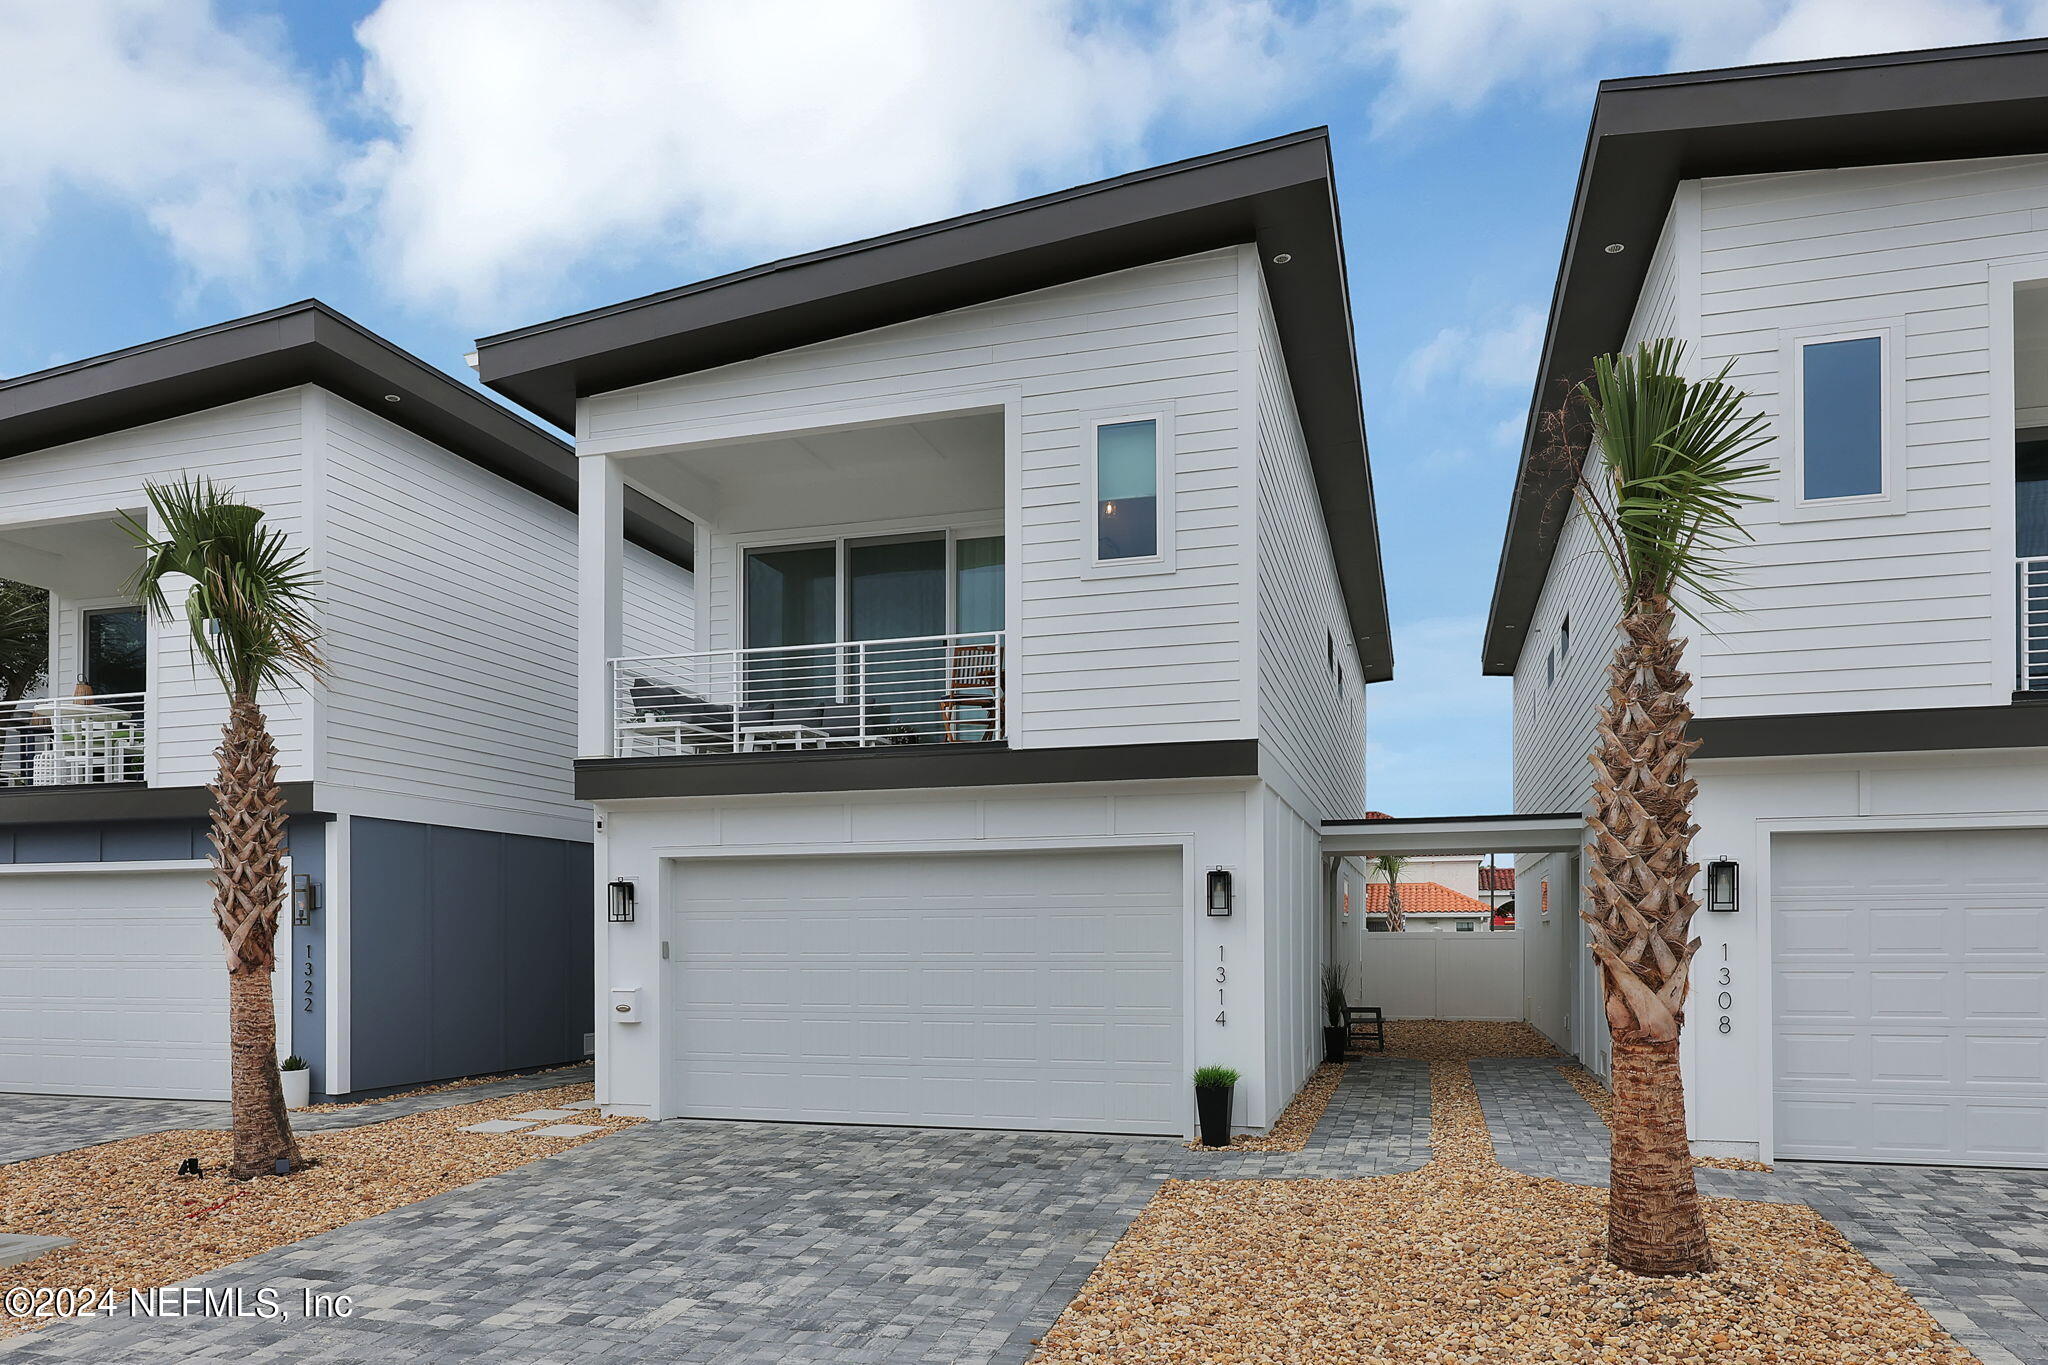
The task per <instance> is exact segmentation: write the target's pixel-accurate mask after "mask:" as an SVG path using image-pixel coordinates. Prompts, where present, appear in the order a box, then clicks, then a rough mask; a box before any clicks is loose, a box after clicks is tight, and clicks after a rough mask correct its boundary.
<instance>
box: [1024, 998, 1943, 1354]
mask: <svg viewBox="0 0 2048 1365" xmlns="http://www.w3.org/2000/svg"><path fill="white" fill-rule="evenodd" d="M1498 1027H1501V1028H1503V1029H1505V1028H1506V1026H1498ZM1494 1028H1496V1026H1491V1025H1484V1026H1480V1027H1479V1029H1478V1030H1469V1029H1464V1028H1462V1027H1461V1028H1460V1029H1459V1030H1444V1029H1443V1028H1442V1027H1441V1026H1438V1027H1437V1028H1436V1029H1435V1030H1434V1031H1433V1032H1431V1033H1430V1035H1429V1036H1427V1037H1423V1038H1416V1037H1412V1036H1411V1037H1407V1038H1404V1039H1403V1040H1402V1046H1403V1048H1404V1049H1417V1050H1419V1049H1422V1048H1427V1049H1429V1050H1431V1051H1433V1052H1435V1053H1438V1054H1452V1055H1437V1056H1435V1057H1433V1058H1432V1060H1431V1066H1430V1080H1431V1118H1432V1144H1433V1146H1434V1151H1435V1155H1434V1159H1433V1160H1432V1161H1431V1162H1430V1163H1429V1164H1428V1165H1427V1166H1425V1167H1423V1168H1422V1169H1421V1170H1419V1171H1415V1172H1412V1173H1408V1174H1403V1175H1392V1176H1379V1177H1372V1178H1366V1179H1350V1180H1175V1181H1169V1182H1167V1184H1166V1185H1164V1186H1163V1187H1162V1188H1161V1189H1160V1192H1159V1193H1158V1195H1157V1196H1155V1197H1154V1199H1153V1200H1152V1202H1151V1203H1150V1204H1149V1205H1148V1206H1147V1207H1146V1209H1145V1211H1144V1213H1143V1214H1141V1215H1140V1216H1139V1218H1138V1219H1137V1221H1136V1222H1135V1223H1134V1224H1133V1225H1132V1226H1131V1228H1130V1230H1129V1232H1127V1233H1126V1234H1125V1236H1124V1237H1123V1239H1122V1240H1121V1241H1120V1242H1118V1244H1117V1246H1116V1248H1115V1249H1114V1250H1113V1251H1112V1252H1111V1253H1110V1255H1109V1256H1108V1257H1107V1258H1106V1259H1105V1260H1104V1261H1103V1262H1102V1264H1101V1265H1100V1266H1099V1267H1098V1268H1097V1269H1096V1271H1095V1273H1094V1274H1093V1275H1092V1276H1091V1277H1090V1278H1089V1280H1088V1282H1087V1284H1086V1285H1085V1286H1084V1287H1083V1289H1082V1290H1081V1292H1080V1294H1079V1295H1077V1296H1076V1298H1075V1299H1074V1301H1073V1302H1072V1303H1071V1304H1070V1305H1069V1306H1068V1308H1067V1311H1066V1312H1065V1313H1063V1314H1062V1315H1061V1317H1060V1318H1059V1320H1058V1322H1057V1323H1056V1324H1055V1325H1054V1326H1053V1328H1052V1329H1051V1330H1050V1331H1048V1332H1047V1333H1046V1335H1045V1337H1044V1338H1043V1341H1042V1344H1041V1347H1040V1350H1039V1352H1038V1353H1037V1355H1036V1356H1035V1357H1034V1361H1035V1362H1037V1363H1038V1365H1083V1363H1084V1362H1086V1363H1087V1365H1106V1363H1107V1362H1116V1365H1150V1363H1152V1362H1160V1363H1162V1365H1163V1363H1165V1362H1172V1365H1193V1363H1194V1362H1201V1365H1229V1363H1231V1362H1246V1363H1247V1365H1249V1363H1250V1362H1274V1361H1301V1362H1358V1363H1359V1365H1394V1363H1395V1362H1399V1363H1401V1365H1408V1363H1409V1362H1413V1363H1414V1365H1454V1363H1455V1365H1482V1363H1484V1365H1524V1362H1530V1361H1572V1362H1580V1361H1585V1362H1606V1361H1614V1362H1629V1363H1630V1365H1635V1363H1636V1362H1641V1363H1642V1365H1680V1363H1681V1362H1684V1363H1686V1365H1691V1363H1692V1362H1716V1363H1717V1365H1718V1362H1723V1361H1727V1362H1749V1361H1764V1362H1772V1363H1773V1365H1862V1363H1863V1362H1873V1363H1874V1362H1912V1363H1913V1365H1937V1363H1938V1365H1963V1363H1964V1362H1969V1361H1974V1360H1975V1359H1976V1357H1974V1356H1972V1355H1971V1354H1970V1353H1969V1352H1967V1351H1965V1350H1964V1349H1963V1348H1961V1347H1960V1346H1958V1345H1956V1344H1955V1343H1954V1341H1952V1340H1951V1339H1950V1338H1949V1337H1948V1336H1947V1335H1946V1334H1945V1333H1944V1332H1942V1330H1941V1329H1940V1328H1939V1327H1938V1326H1937V1325H1936V1324H1935V1322H1934V1320H1933V1319H1932V1318H1930V1317H1929V1316H1928V1315H1927V1313H1926V1312H1925V1310H1923V1309H1922V1308H1921V1307H1920V1306H1919V1305H1918V1304H1916V1303H1915V1302H1914V1301H1913V1300H1912V1298H1911V1297H1909V1296H1908V1295H1907V1294H1906V1292H1905V1291H1904V1290H1903V1289H1901V1288H1900V1287H1899V1286H1898V1285H1897V1284H1896V1283H1895V1282H1894V1281H1893V1280H1891V1279H1890V1277H1888V1276H1886V1275H1885V1274H1884V1273H1883V1272H1881V1271H1879V1270H1878V1269H1877V1268H1876V1267H1874V1266H1873V1265H1871V1263H1870V1262H1869V1261H1868V1260H1866V1259H1865V1258H1864V1257H1863V1256H1862V1255H1860V1254H1859V1253H1857V1252H1856V1251H1855V1250H1854V1249H1853V1248H1852V1247H1851V1246H1850V1245H1849V1244H1848V1243H1847V1242H1846V1241H1845V1240H1844V1239H1843V1238H1842V1236H1841V1235H1840V1234H1839V1233H1838V1232H1836V1231H1835V1229H1834V1228H1832V1227H1830V1226H1829V1225H1828V1224H1827V1223H1826V1222H1825V1221H1824V1220H1823V1219H1822V1218H1821V1217H1820V1216H1819V1215H1818V1214H1816V1213H1814V1212H1813V1211H1812V1210H1811V1209H1808V1208H1806V1207H1804V1206H1802V1205H1785V1204H1763V1203H1752V1202H1746V1201H1738V1200H1726V1199H1717V1200H1710V1201H1709V1203H1708V1217H1709V1222H1710V1224H1711V1226H1712V1230H1713V1236H1714V1241H1715V1246H1716V1249H1717V1251H1718V1252H1719V1254H1720V1256H1721V1266H1720V1268H1719V1269H1717V1270H1716V1271H1714V1272H1713V1273H1711V1274H1708V1275H1701V1276H1691V1277H1685V1278H1680V1279H1670V1280H1650V1279H1640V1278H1637V1277H1635V1276H1633V1275H1629V1274H1626V1273H1624V1272H1622V1271H1619V1270H1616V1269H1614V1268H1613V1267H1611V1266H1609V1265H1607V1264H1606V1262H1605V1261H1604V1260H1603V1259H1602V1257H1601V1254H1600V1244H1601V1239H1602V1235H1603V1231H1604V1226H1605V1217H1606V1214H1605V1203H1606V1192H1605V1191H1604V1190H1601V1189H1594V1188H1588V1187H1585V1186H1579V1185H1570V1184H1566V1183H1564V1182H1562V1181H1557V1180H1550V1179H1545V1178H1541V1177H1537V1176H1528V1175H1522V1174H1519V1173H1517V1172H1513V1171H1510V1170H1507V1169H1506V1168H1504V1167H1502V1166H1501V1165H1500V1164H1499V1163H1497V1162H1496V1161H1495V1160H1494V1155H1493V1145H1492V1142H1491V1140H1490V1138H1489V1135H1488V1132H1487V1128H1486V1121H1485V1118H1484V1116H1483V1114H1482V1112H1481V1110H1480V1107H1479V1102H1478V1095H1477V1092H1476V1091H1475V1089H1474V1088H1473V1084H1472V1077H1471V1072H1470V1069H1469V1068H1468V1067H1467V1066H1466V1065H1465V1063H1464V1061H1463V1060H1462V1058H1461V1057H1460V1056H1458V1055H1455V1054H1458V1053H1459V1052H1460V1051H1461V1049H1469V1048H1470V1047H1472V1046H1473V1045H1474V1044H1475V1042H1476V1039H1477V1037H1478V1034H1479V1033H1480V1032H1489V1031H1492V1030H1493V1029H1494ZM1506 1031H1507V1032H1508V1033H1510V1034H1511V1033H1512V1032H1513V1031H1512V1030H1506ZM1532 1032H1533V1031H1532ZM1389 1033H1390V1038H1389V1042H1390V1044H1392V1043H1394V1041H1395V1039H1394V1037H1393V1036H1391V1035H1392V1034H1393V1029H1392V1028H1391V1027H1390V1029H1389ZM1522 1041H1523V1043H1524V1045H1525V1046H1533V1045H1530V1044H1528V1043H1527V1040H1526V1039H1524V1040H1522ZM1546 1047H1547V1045H1546ZM1411 1055H1412V1052H1411ZM1464 1055H1466V1056H1470V1055H1473V1054H1472V1053H1470V1052H1469V1051H1466V1052H1465V1054H1464ZM1480 1055H1484V1054H1480ZM1519 1055H1525V1056H1526V1055H1546V1054H1543V1053H1531V1052H1525V1053H1521V1054H1519ZM1369 1057H1370V1054H1368V1059H1369ZM1364 1064H1366V1065H1370V1061H1369V1060H1368V1061H1366V1062H1365V1063H1364ZM1352 1065H1354V1066H1356V1065H1360V1063H1359V1062H1353V1063H1352Z"/></svg>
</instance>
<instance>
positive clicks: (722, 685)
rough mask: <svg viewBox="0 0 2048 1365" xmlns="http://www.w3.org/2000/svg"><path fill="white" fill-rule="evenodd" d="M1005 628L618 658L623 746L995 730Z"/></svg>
mask: <svg viewBox="0 0 2048 1365" xmlns="http://www.w3.org/2000/svg"><path fill="white" fill-rule="evenodd" d="M1003 664H1004V651H1003V633H1002V632H1001V631H982V632H979V633H975V634H966V635H918V636H909V637H906V638H903V639H897V640H849V641H845V642H843V643H839V644H826V645H780V646H775V647H772V648H765V649H721V650H712V651H710V652H708V653H703V654H667V655H654V656H648V657H641V658H628V659H614V660H612V663H611V688H612V753H613V754H614V755H615V756H617V757H620V758H651V757H658V756H664V755H677V754H735V753H761V752H766V751H772V750H784V749H854V748H862V749H864V748H873V747H877V746H880V745H893V744H960V743H973V742H977V741H987V740H999V739H1001V738H1003V736H1004V734H1005V733H1006V731H1005V725H1004V722H1005V708H1006V697H1005V695H1004V690H1003V689H1004V673H1003Z"/></svg>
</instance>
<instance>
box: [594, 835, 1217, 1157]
mask: <svg viewBox="0 0 2048 1365" xmlns="http://www.w3.org/2000/svg"><path fill="white" fill-rule="evenodd" d="M1194 842H1195V841H1194V836H1193V835H1192V834H1130V835H1043V836H1026V837H1012V838H993V839H940V840H923V839H893V840H879V841H873V842H849V841H831V842H818V843H804V844H726V845H707V846H699V847H687V848H678V847H674V846H666V847H657V848H656V849H654V850H653V854H654V859H655V866H656V869H657V876H656V885H655V888H654V889H655V893H656V896H655V900H654V904H655V905H656V906H658V907H660V908H659V910H658V911H657V915H658V921H657V934H658V935H659V934H665V933H666V932H667V918H668V916H669V914H670V913H671V907H672V906H673V905H674V903H675V895H676V891H677V879H678V873H679V869H680V865H681V864H684V863H693V862H709V861H720V860H734V859H745V860H754V861H763V860H769V859H777V858H867V857H874V858H888V857H900V856H906V855H910V856H916V855H925V856H937V857H946V856H958V855H967V856H972V855H974V854H978V853H1091V852H1118V851H1128V852H1143V851H1148V850H1156V851H1161V852H1171V853H1173V854H1175V855H1176V856H1177V858H1178V863H1179V868H1180V909H1181V913H1180V955H1181V956H1180V966H1181V977H1182V980H1181V983H1180V990H1179V992H1178V998H1179V1002H1180V1013H1181V1029H1180V1032H1181V1040H1180V1057H1181V1070H1182V1071H1183V1072H1187V1071H1188V1070H1189V1069H1190V1068H1191V1067H1192V1066H1193V1061H1192V1060H1191V1059H1192V1058H1193V1057H1194V1055H1195V1038H1196V1017H1197V1016H1196V1010H1197V1007H1198V1003H1199V1002H1198V1000H1197V998H1196V997H1197V987H1196V983H1197V979H1198V978H1199V976H1200V973H1199V972H1198V971H1196V970H1195V966H1196V964H1195V957H1196V952H1195V949H1196V942H1195V935H1196V929H1197V926H1196V923H1195V906H1196V882H1197V872H1198V871H1199V869H1197V868H1196V866H1195V860H1194ZM1240 875H1242V874H1240ZM659 951H660V952H661V953H662V954H663V959H664V960H662V961H660V962H659V963H658V966H659V968H660V970H657V971H655V972H654V973H652V974H651V976H650V978H649V979H648V980H646V981H644V982H643V983H641V984H642V991H641V994H642V996H643V999H642V1001H641V1009H642V1015H643V1018H644V1019H645V1020H646V1022H645V1023H644V1024H643V1025H641V1027H643V1028H652V1029H653V1030H654V1049H655V1066H654V1074H655V1111H654V1112H655V1113H657V1114H659V1115H661V1116H662V1117H664V1118H672V1117H675V1116H676V1110H677V1104H678V1100H677V1097H676V1096H675V1095H674V1094H673V1093H672V1091H673V1088H674V1087H673V1082H672V1080H671V1068H670V1065H669V1058H670V1057H671V1055H672V1049H673V1045H674V1044H675V1041H676V1040H675V1037H674V1035H673V1032H672V1028H673V1025H672V1020H671V1019H670V1010H669V1000H668V990H667V983H668V980H669V975H670V973H669V970H668V969H669V968H670V967H671V965H672V964H671V963H670V962H669V961H667V960H666V955H667V943H666V940H665V939H664V940H662V941H661V945H660V948H659ZM613 984H617V983H613ZM1190 1108H1192V1106H1190ZM1191 1125H1192V1114H1190V1127H1189V1128H1188V1130H1187V1131H1188V1132H1189V1133H1190V1134H1192V1132H1193V1128H1192V1126H1191Z"/></svg>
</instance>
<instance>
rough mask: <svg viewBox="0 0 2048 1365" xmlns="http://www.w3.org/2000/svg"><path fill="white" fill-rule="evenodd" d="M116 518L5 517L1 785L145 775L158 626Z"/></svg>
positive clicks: (0, 612) (126, 779)
mask: <svg viewBox="0 0 2048 1365" xmlns="http://www.w3.org/2000/svg"><path fill="white" fill-rule="evenodd" d="M135 563H136V552H135V548H134V545H133V543H132V542H131V541H130V540H129V538H128V536H127V533H126V532H125V531H124V530H123V529H122V528H121V525H120V522H119V521H118V519H117V518H115V517H112V516H97V517H85V518H74V519H68V520H62V521H49V522H38V523H32V524H17V525H11V526H0V788H17V787H76V786H98V785H103V784H109V783H139V782H142V781H143V780H144V778H145V770H146V764H147V757H146V756H147V753H148V741H149V720H150V714H149V713H150V686H149V630H148V623H147V621H146V620H145V619H144V613H143V609H142V608H141V607H140V606H138V605H136V604H135V603H134V602H133V601H132V600H131V599H129V598H128V597H127V596H126V595H125V588H126V584H127V580H128V576H129V575H130V574H131V573H132V572H133V570H134V566H135Z"/></svg>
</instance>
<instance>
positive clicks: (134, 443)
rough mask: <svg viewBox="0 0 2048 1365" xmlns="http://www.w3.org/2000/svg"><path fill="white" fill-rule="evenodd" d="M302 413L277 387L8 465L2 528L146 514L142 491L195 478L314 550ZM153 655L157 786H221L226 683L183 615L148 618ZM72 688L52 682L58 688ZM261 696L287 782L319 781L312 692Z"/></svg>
mask: <svg viewBox="0 0 2048 1365" xmlns="http://www.w3.org/2000/svg"><path fill="white" fill-rule="evenodd" d="M302 406H303V390H300V389H286V390H280V391H279V392H277V393H271V394H265V395H263V396H262V397H259V398H251V399H246V400H244V401H242V402H239V403H229V404H226V405H224V406H222V407H217V408H209V409H207V410H206V411H204V412H197V413H190V414H188V415H186V416H182V417H175V418H170V419H168V420H166V421H162V422H152V423H150V424H148V425H146V426H138V427H133V428H130V429H128V430H125V431H119V432H113V433H110V434H108V435H105V436H94V437H91V438H88V439H86V440H83V441H73V442H70V443H68V444H65V445H60V446H51V447H49V448H48V449H45V450H36V451H30V452H28V453H27V454H23V455H16V456H13V457H11V458H9V459H6V460H0V529H4V526H5V524H6V523H27V522H46V521H56V520H63V519H67V518H87V517H89V518H96V519H97V518H105V519H108V520H111V519H112V518H113V517H114V516H115V514H116V513H118V512H121V511H129V512H134V513H141V512H142V511H143V510H144V509H145V508H146V507H147V506H148V499H147V498H146V497H145V495H144V493H143V485H144V483H146V482H159V483H161V482H166V481H169V480H173V479H176V478H178V477H179V476H180V475H182V474H186V473H193V474H205V475H207V476H208V477H210V478H212V479H213V480H214V482H215V483H217V484H219V485H222V486H224V487H226V488H229V489H232V490H233V491H234V493H235V494H236V495H237V496H238V497H241V498H243V499H244V500H246V501H248V502H250V503H252V504H254V505H256V506H258V507H261V508H262V509H263V510H264V512H265V513H266V514H267V515H268V517H269V519H270V524H271V525H273V526H275V527H276V528H278V529H279V530H281V531H283V532H284V534H285V535H286V537H287V538H288V539H289V540H290V542H291V544H292V545H293V546H294V547H296V548H301V549H303V548H307V547H308V546H309V545H310V537H311V528H310V527H309V524H308V520H307V506H306V472H305V465H304V461H303V460H302V458H301V439H302V436H301V431H302ZM172 605H173V607H174V608H175V607H178V606H180V605H181V603H179V602H174V603H173V604H172ZM58 624H59V627H60V631H61V638H60V640H59V642H58V645H59V650H60V653H61V654H62V655H63V657H64V658H65V659H68V660H71V661H73V666H75V661H76V659H77V658H78V646H77V641H76V638H75V632H76V626H77V623H76V620H75V613H71V612H66V613H65V616H64V617H63V618H60V620H59V623H58ZM149 649H150V663H149V666H150V670H151V674H150V683H151V690H152V693H153V695H152V697H151V703H150V704H151V711H150V716H149V725H150V738H149V754H150V765H151V771H150V774H149V780H150V781H151V783H152V784H153V785H156V786H160V787H183V786H195V785H202V784H204V783H206V782H209V781H211V780H212V779H213V776H214V767H215V764H214V757H213V751H214V748H215V746H216V745H218V744H219V743H220V727H221V723H222V722H223V721H224V720H225V719H226V718H227V702H226V700H225V698H224V697H223V695H222V692H221V687H220V683H219V682H218V681H217V680H216V679H215V678H214V676H213V674H212V673H211V672H210V671H209V670H208V669H207V667H206V665H205V663H204V662H203V661H202V660H200V659H199V658H198V657H197V655H195V654H194V653H193V652H192V650H191V647H190V644H189V640H188V637H187V634H186V632H185V629H184V625H183V616H182V614H180V615H178V616H177V617H176V619H175V620H173V621H160V620H152V621H151V623H150V627H149ZM71 681H75V679H65V678H61V677H60V678H55V679H52V680H51V686H52V687H53V689H56V688H59V685H60V684H68V683H69V682H71ZM261 700H262V703H263V707H264V711H265V713H266V715H267V716H268V718H269V721H270V730H271V734H272V736H273V737H274V738H275V739H276V741H277V749H278V765H279V769H280V776H281V777H282V778H283V780H285V781H287V782H292V781H302V780H304V779H306V778H309V777H311V776H312V775H313V774H312V758H311V752H310V743H311V723H310V717H311V712H312V707H313V698H312V696H311V695H309V694H308V693H306V692H304V691H301V690H298V689H287V690H286V691H284V692H283V693H279V694H272V693H268V692H266V693H265V694H264V695H263V696H262V698H261Z"/></svg>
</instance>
